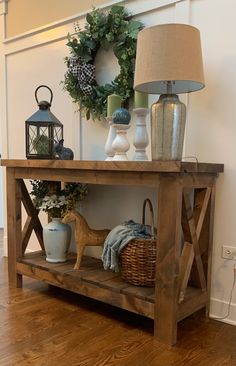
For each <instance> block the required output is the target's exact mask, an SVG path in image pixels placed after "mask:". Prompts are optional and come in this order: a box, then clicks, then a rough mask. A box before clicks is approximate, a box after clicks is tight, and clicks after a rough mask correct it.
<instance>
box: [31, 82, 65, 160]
mask: <svg viewBox="0 0 236 366" xmlns="http://www.w3.org/2000/svg"><path fill="white" fill-rule="evenodd" d="M40 88H47V89H48V90H49V91H50V93H51V99H50V102H47V101H45V100H43V101H41V102H39V101H38V97H37V92H38V90H39V89H40ZM52 98H53V93H52V90H51V89H50V88H49V87H48V86H46V85H40V86H38V87H37V89H36V90H35V99H36V102H37V104H38V106H39V110H38V111H37V112H36V113H34V114H33V115H32V116H31V117H30V118H28V119H27V120H26V121H25V141H26V158H27V159H55V152H54V145H55V144H58V143H59V141H61V140H63V124H62V123H61V122H60V121H59V120H58V119H57V118H56V117H55V116H54V114H53V113H52V112H51V111H50V107H51V103H52Z"/></svg>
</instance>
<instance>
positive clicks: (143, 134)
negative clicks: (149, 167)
mask: <svg viewBox="0 0 236 366" xmlns="http://www.w3.org/2000/svg"><path fill="white" fill-rule="evenodd" d="M133 112H134V113H135V120H136V129H135V134H134V141H133V144H134V146H135V153H134V157H133V160H148V157H147V154H146V147H147V146H148V144H149V138H148V133H147V126H146V116H147V114H148V113H149V109H148V108H135V109H134V110H133Z"/></svg>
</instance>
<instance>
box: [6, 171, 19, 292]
mask: <svg viewBox="0 0 236 366" xmlns="http://www.w3.org/2000/svg"><path fill="white" fill-rule="evenodd" d="M6 182H7V237H8V258H9V262H10V263H11V266H9V268H8V274H9V283H10V285H13V286H17V287H21V286H22V276H21V275H20V274H17V273H16V261H17V259H18V258H19V257H21V256H22V254H23V251H22V234H21V189H20V181H19V180H16V179H15V170H14V169H8V170H7V174H6Z"/></svg>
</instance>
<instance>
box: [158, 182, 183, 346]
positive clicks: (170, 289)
mask: <svg viewBox="0 0 236 366" xmlns="http://www.w3.org/2000/svg"><path fill="white" fill-rule="evenodd" d="M181 210H182V185H181V181H180V180H178V179H176V178H175V177H174V176H173V177H168V176H164V175H163V176H162V178H161V183H160V186H159V190H158V224H157V228H158V235H157V237H158V240H157V266H156V298H155V315H154V336H155V338H156V339H158V340H160V341H161V342H163V343H166V344H169V345H173V344H175V343H176V341H177V320H178V293H179V289H178V284H179V283H178V282H179V281H178V277H179V261H180V252H181Z"/></svg>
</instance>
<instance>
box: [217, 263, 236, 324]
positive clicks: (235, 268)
mask: <svg viewBox="0 0 236 366" xmlns="http://www.w3.org/2000/svg"><path fill="white" fill-rule="evenodd" d="M233 273H234V277H233V283H232V287H231V290H230V297H229V303H228V309H227V314H226V315H225V316H222V317H214V316H213V317H211V319H215V320H223V319H226V318H228V316H229V314H230V307H231V302H232V297H233V290H234V286H235V282H236V256H234V267H233Z"/></svg>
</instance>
